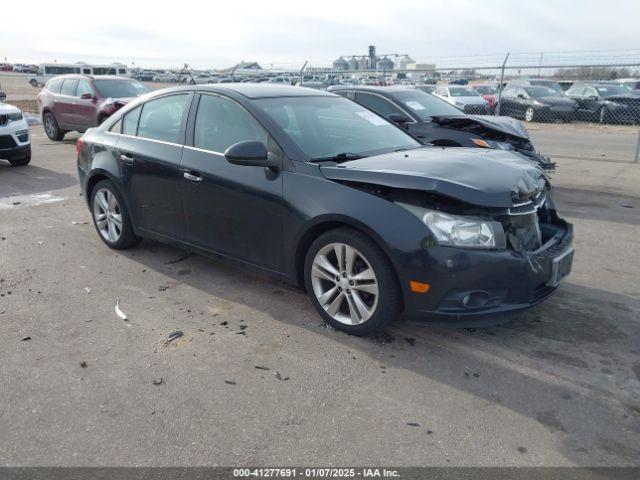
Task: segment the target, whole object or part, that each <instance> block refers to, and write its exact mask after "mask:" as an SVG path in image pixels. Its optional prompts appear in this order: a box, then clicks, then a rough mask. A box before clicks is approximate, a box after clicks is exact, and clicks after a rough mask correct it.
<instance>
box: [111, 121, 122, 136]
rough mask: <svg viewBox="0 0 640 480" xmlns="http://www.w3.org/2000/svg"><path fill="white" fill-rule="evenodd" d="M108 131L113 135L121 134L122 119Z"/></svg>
mask: <svg viewBox="0 0 640 480" xmlns="http://www.w3.org/2000/svg"><path fill="white" fill-rule="evenodd" d="M109 131H110V132H113V133H120V132H122V119H120V120H118V121H117V122H116V123H114V124H113V125H111V127H110V128H109Z"/></svg>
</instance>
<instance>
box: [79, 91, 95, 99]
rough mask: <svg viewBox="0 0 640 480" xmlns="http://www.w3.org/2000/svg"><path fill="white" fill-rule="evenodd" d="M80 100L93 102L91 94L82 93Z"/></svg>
mask: <svg viewBox="0 0 640 480" xmlns="http://www.w3.org/2000/svg"><path fill="white" fill-rule="evenodd" d="M80 99H81V100H93V99H94V96H93V94H92V93H83V94H82V95H80Z"/></svg>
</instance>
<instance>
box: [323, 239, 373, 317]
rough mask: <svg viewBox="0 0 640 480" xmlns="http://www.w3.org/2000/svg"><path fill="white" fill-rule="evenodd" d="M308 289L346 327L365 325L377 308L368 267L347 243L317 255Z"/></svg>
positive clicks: (335, 245)
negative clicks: (310, 288)
mask: <svg viewBox="0 0 640 480" xmlns="http://www.w3.org/2000/svg"><path fill="white" fill-rule="evenodd" d="M311 285H312V287H313V292H314V294H315V296H316V299H317V300H318V303H319V304H320V306H321V307H322V308H323V309H324V310H325V312H327V314H328V315H330V316H331V317H332V318H333V319H334V320H336V321H337V322H340V323H343V324H345V325H359V324H362V323H364V322H366V321H367V320H369V319H370V318H371V316H372V315H373V314H374V313H375V311H376V307H377V306H378V297H379V290H378V279H377V277H376V274H375V272H374V270H373V268H372V267H371V264H370V263H369V261H368V260H367V259H366V258H365V256H364V255H363V254H362V253H361V252H359V251H358V250H356V249H355V248H353V247H352V246H350V245H347V244H346V243H330V244H328V245H325V246H324V247H322V248H321V249H320V250H319V251H318V253H316V255H315V258H314V259H313V264H312V268H311Z"/></svg>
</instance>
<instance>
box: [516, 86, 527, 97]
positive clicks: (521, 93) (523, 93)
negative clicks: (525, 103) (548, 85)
mask: <svg viewBox="0 0 640 480" xmlns="http://www.w3.org/2000/svg"><path fill="white" fill-rule="evenodd" d="M517 95H518V97H519V98H529V95H528V94H527V91H526V90H525V89H524V88H519V89H518V91H517Z"/></svg>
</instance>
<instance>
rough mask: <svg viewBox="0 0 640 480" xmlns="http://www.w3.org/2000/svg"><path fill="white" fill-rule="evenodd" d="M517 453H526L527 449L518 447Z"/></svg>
mask: <svg viewBox="0 0 640 480" xmlns="http://www.w3.org/2000/svg"><path fill="white" fill-rule="evenodd" d="M518 452H520V453H527V447H518Z"/></svg>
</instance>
